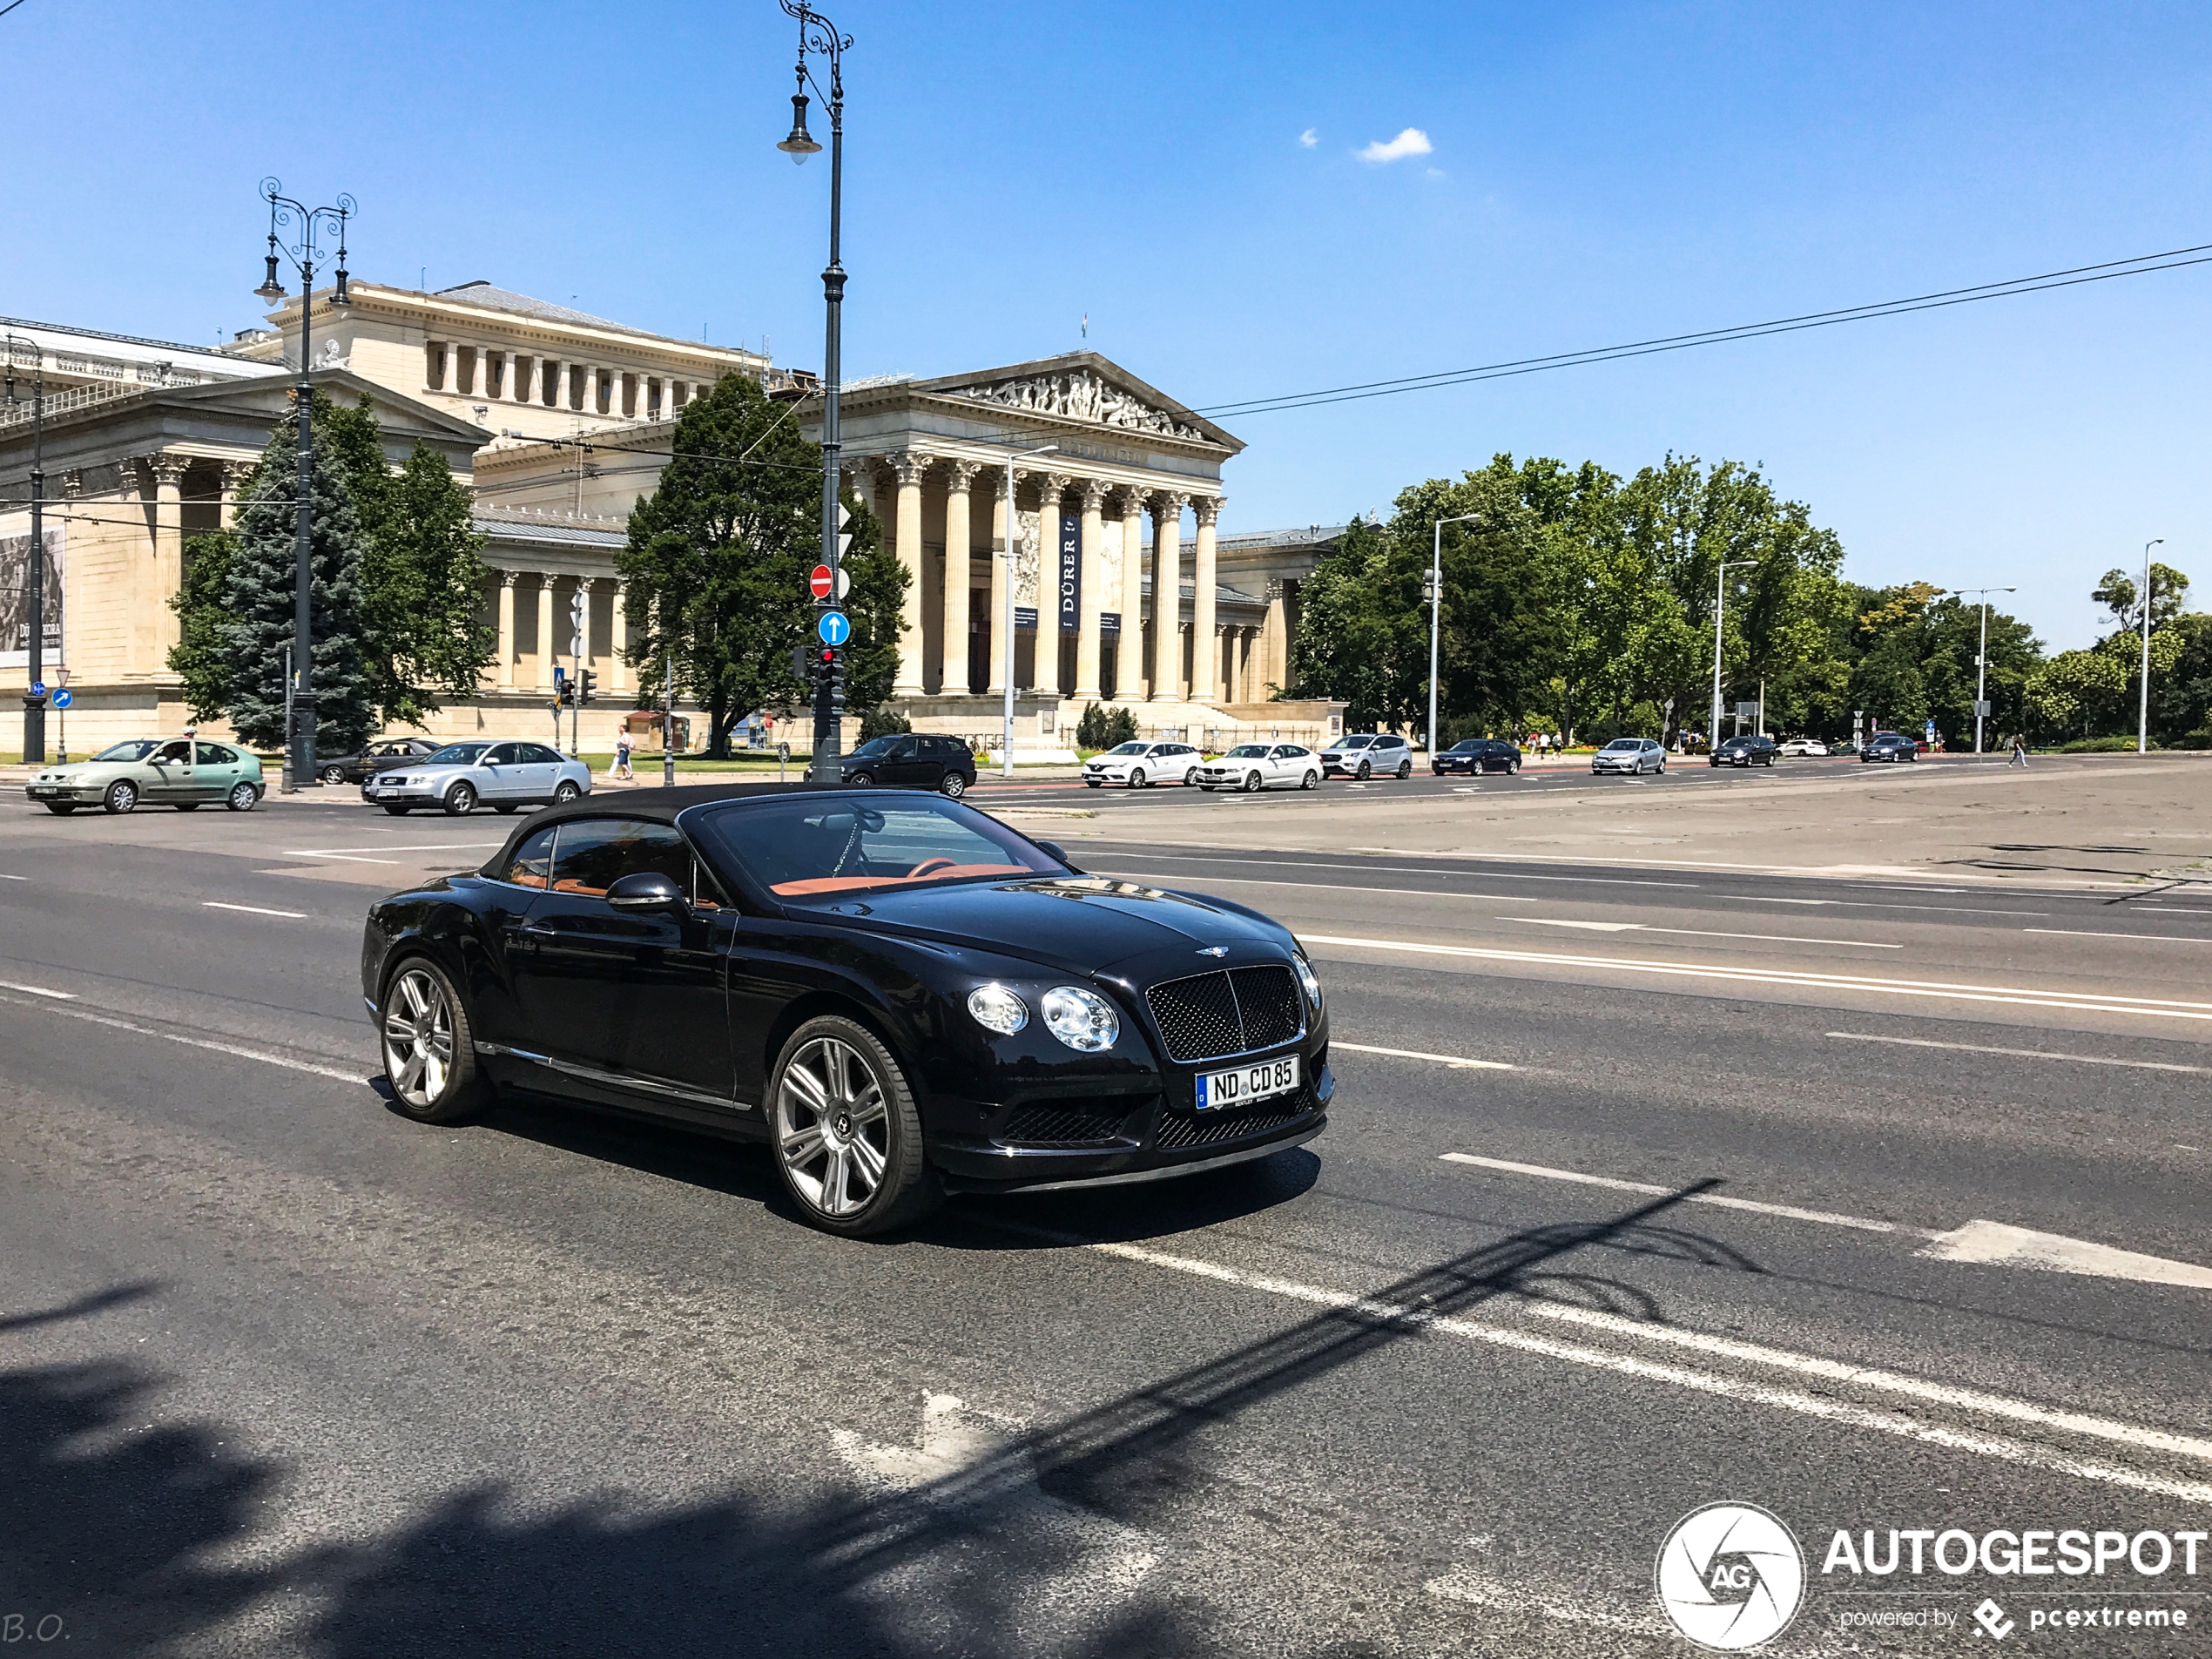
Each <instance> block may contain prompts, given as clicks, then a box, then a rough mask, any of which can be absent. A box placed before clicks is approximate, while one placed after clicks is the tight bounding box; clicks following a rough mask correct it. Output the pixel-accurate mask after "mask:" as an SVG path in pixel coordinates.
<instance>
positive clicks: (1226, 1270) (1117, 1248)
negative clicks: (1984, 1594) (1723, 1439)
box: [1084, 1243, 2212, 1503]
mask: <svg viewBox="0 0 2212 1659" xmlns="http://www.w3.org/2000/svg"><path fill="white" fill-rule="evenodd" d="M1084 1248H1086V1249H1089V1250H1095V1251H1099V1252H1100V1253H1101V1254H1103V1255H1107V1256H1114V1257H1118V1258H1121V1259H1122V1260H1123V1261H1128V1262H1136V1263H1139V1264H1143V1265H1145V1266H1149V1267H1159V1268H1164V1269H1166V1270H1168V1271H1170V1272H1177V1273H1188V1274H1190V1275H1191V1276H1193V1277H1194V1278H1208V1279H1212V1280H1214V1281H1216V1282H1217V1283H1219V1284H1224V1285H1237V1286H1238V1287H1241V1288H1244V1289H1248V1290H1255V1291H1264V1292H1265V1293H1266V1294H1268V1295H1271V1296H1279V1297H1282V1298H1285V1299H1287V1300H1291V1301H1296V1302H1304V1303H1307V1304H1309V1305H1315V1306H1319V1307H1325V1308H1332V1309H1338V1310H1342V1311H1345V1312H1357V1313H1359V1314H1363V1315H1365V1316H1366V1317H1367V1318H1380V1319H1387V1320H1390V1321H1392V1322H1393V1323H1394V1324H1398V1325H1405V1326H1408V1327H1411V1328H1413V1329H1416V1330H1421V1331H1434V1332H1441V1333H1443V1334H1445V1335H1447V1336H1454V1337H1460V1338H1463V1339H1467V1340H1468V1341H1472V1342H1487V1343H1490V1344H1492V1345H1494V1346H1497V1347H1501V1348H1511V1349H1514V1350H1517V1351H1518V1352H1522V1353H1530V1354H1535V1355H1537V1356H1539V1357H1541V1358H1543V1359H1563V1360H1568V1361H1569V1362H1571V1363H1573V1364H1575V1365H1581V1366H1590V1367H1592V1368H1594V1369H1596V1370H1600V1371H1609V1372H1614V1373H1615V1374H1616V1375H1620V1376H1627V1377H1635V1378H1638V1379H1642V1380H1644V1381H1648V1382H1662V1383H1670V1384H1673V1385H1674V1386H1676V1387H1681V1388H1689V1389H1693V1390H1695V1391H1696V1392H1698V1393H1707V1394H1715V1395H1718V1396H1721V1397H1723V1398H1724V1399H1733V1400H1737V1401H1740V1402H1743V1403H1745V1404H1750V1405H1757V1406H1773V1407H1776V1408H1777V1409H1779V1410H1783V1411H1791V1412H1796V1413H1800V1414H1801V1415H1804V1416H1806V1417H1813V1418H1820V1419H1824V1420H1827V1421H1829V1422H1831V1423H1837V1424H1840V1425H1842V1426H1845V1427H1850V1428H1860V1429H1871V1430H1875V1431H1877V1432H1878V1433H1884V1434H1895V1435H1899V1436H1902V1437H1903V1438H1905V1439H1906V1440H1918V1441H1919V1442H1921V1443H1922V1444H1924V1445H1930V1446H1939V1447H1945V1448H1946V1449H1948V1450H1952V1451H1960V1452H1973V1453H1978V1454H1979V1455H1980V1456H1983V1457H1987V1458H1994V1459H1996V1460H2000V1461H2002V1462H2006V1463H2016V1464H2021V1465H2025V1466H2027V1467H2031V1468H2038V1469H2042V1470H2046V1471H2048V1472H2051V1473H2054V1474H2067V1475H2072V1476H2074V1477H2076V1478H2078V1479H2082V1480H2101V1481H2103V1482H2106V1483H2107V1484H2108V1485H2112V1486H2118V1487H2128V1488H2131V1489H2133V1490H2134V1491H2138V1492H2149V1493H2156V1494H2160V1495H2161V1496H2165V1497H2171V1498H2178V1499H2181V1500H2183V1501H2188V1502H2192V1503H2212V1483H2207V1482H2204V1481H2197V1480H2177V1479H2175V1478H2174V1477H2172V1476H2169V1475H2160V1474H2148V1473H2146V1472H2145V1471H2142V1470H2140V1469H2131V1468H2126V1467H2121V1466H2118V1465H2114V1464H2108V1463H2100V1462H2097V1461H2094V1460H2091V1459H2087V1458H2082V1457H2077V1456H2075V1455H2074V1454H2072V1453H2064V1452H2059V1451H2056V1450H2054V1449H2053V1448H2051V1447H2043V1446H2034V1445H2030V1444H2027V1443H2026V1442H2023V1441H2020V1440H2007V1439H2006V1438H2004V1437H2003V1436H2001V1435H1995V1434H1988V1433H1981V1432H1979V1431H1975V1430H1968V1429H1954V1428H1946V1427H1943V1426H1939V1425H1937V1424H1933V1423H1922V1422H1917V1421H1915V1420H1912V1418H1910V1417H1906V1416H1904V1415H1901V1414H1900V1413H1897V1412H1895V1411H1874V1410H1871V1409H1870V1408H1869V1407H1867V1406H1858V1405H1853V1404H1851V1403H1849V1402H1847V1401H1844V1400H1839V1399H1834V1398H1832V1397H1831V1396H1826V1395H1819V1394H1810V1393H1804V1392H1802V1391H1800V1390H1798V1389H1795V1388H1783V1387H1777V1386H1774V1385H1773V1384H1770V1383H1763V1382H1757V1381H1753V1380H1751V1379H1748V1378H1740V1377H1725V1376H1722V1375H1719V1374H1718V1373H1716V1372H1708V1371H1694V1370H1691V1369H1689V1367H1687V1366H1676V1365H1669V1364H1665V1363H1662V1362H1661V1361H1657V1360H1652V1359H1643V1358H1642V1357H1641V1356H1639V1355H1635V1354H1624V1353H1612V1352H1606V1351H1605V1350H1603V1349H1600V1348H1591V1347H1586V1346H1584V1345H1581V1344H1580V1343H1571V1342H1561V1341H1557V1340H1554V1339H1552V1338H1549V1337H1545V1336H1541V1335H1538V1334H1536V1333H1535V1332H1527V1331H1519V1330H1514V1329H1510V1328H1508V1327H1507V1326H1504V1325H1487V1324H1484V1323H1482V1322H1481V1321H1480V1320H1476V1319H1470V1318H1462V1317H1460V1316H1458V1315H1453V1314H1438V1313H1434V1312H1430V1311H1428V1310H1427V1309H1426V1308H1418V1307H1406V1306H1400V1305H1396V1304H1393V1303H1388V1302H1381V1301H1378V1300H1376V1299H1374V1298H1371V1297H1364V1296H1353V1295H1352V1294H1350V1293H1348V1292H1346V1291H1330V1290H1324V1289H1322V1288H1320V1287H1319V1286H1318V1285H1300V1284H1298V1283H1295V1282H1294V1281H1291V1280H1288V1279H1278V1278H1267V1277H1265V1276H1264V1275H1261V1274H1258V1273H1246V1272H1242V1271H1238V1269H1236V1268H1233V1267H1224V1266H1222V1265H1221V1264H1219V1263H1217V1262H1206V1261H1198V1260H1195V1259H1193V1258H1190V1257H1187V1256H1170V1255H1169V1254H1167V1253H1166V1252H1165V1251H1157V1250H1147V1249H1145V1248H1144V1247H1143V1246H1142V1245H1138V1244H1105V1243H1101V1244H1089V1245H1086V1246H1084ZM1575 1312H1581V1310H1575ZM1595 1317H1596V1318H1613V1317H1615V1316H1612V1315H1601V1316H1595ZM1590 1322H1591V1323H1595V1319H1593V1320H1591V1321H1590ZM1624 1323H1626V1324H1629V1325H1633V1326H1635V1331H1636V1333H1637V1334H1639V1335H1650V1336H1653V1337H1656V1338H1657V1339H1661V1340H1664V1339H1666V1335H1667V1333H1668V1332H1669V1330H1670V1329H1671V1327H1668V1326H1663V1325H1655V1326H1648V1327H1647V1326H1642V1325H1636V1324H1635V1321H1632V1320H1631V1321H1624ZM1682 1334H1685V1335H1687V1334H1690V1333H1687V1332H1684V1333H1682ZM1704 1340H1706V1341H1709V1342H1715V1343H1717V1342H1718V1341H1720V1340H1721V1339H1717V1338H1710V1339H1704ZM1745 1346H1749V1345H1745ZM1714 1352H1719V1350H1718V1349H1715V1350H1714ZM1768 1352H1779V1351H1768ZM1788 1357H1789V1358H1791V1359H1795V1360H1797V1361H1798V1362H1799V1364H1800V1365H1801V1366H1803V1367H1804V1368H1806V1369H1810V1368H1811V1367H1813V1366H1821V1365H1825V1364H1828V1363H1830V1362H1827V1361H1822V1360H1817V1359H1813V1358H1812V1357H1811V1356H1810V1355H1806V1356H1796V1355H1792V1356H1788ZM1845 1369H1846V1370H1851V1372H1852V1374H1853V1375H1854V1376H1856V1375H1858V1372H1856V1371H1855V1370H1853V1369H1852V1368H1850V1367H1845ZM1873 1374H1875V1375H1881V1374H1883V1373H1873ZM1898 1381H1900V1382H1902V1383H1905V1384H1906V1385H1909V1386H1917V1387H1919V1388H1920V1389H1925V1391H1927V1392H1926V1393H1925V1394H1924V1395H1923V1398H1925V1399H1929V1400H1931V1401H1932V1402H1933V1401H1936V1400H1938V1399H1939V1397H1940V1394H1939V1391H1940V1393H1953V1394H1959V1395H1961V1396H1962V1397H1963V1396H1964V1394H1965V1391H1960V1390H1942V1389H1941V1386H1940V1385H1938V1384H1933V1383H1927V1384H1919V1383H1918V1382H1917V1379H1912V1378H1900V1379H1898ZM1877 1386H1878V1385H1877ZM1989 1398H1998V1397H1995V1396H1992V1397H1989ZM1942 1403H1945V1404H1954V1405H1955V1404H1959V1403H1961V1402H1960V1401H1952V1400H1945V1401H1943V1402H1942ZM2006 1405H2007V1406H2009V1407H2010V1410H2009V1411H2007V1412H2006V1413H2005V1414H2006V1415H2009V1416H2013V1417H2015V1418H2018V1419H2020V1420H2026V1421H2031V1422H2037V1423H2039V1424H2040V1423H2042V1422H2044V1421H2045V1420H2047V1418H2056V1417H2058V1416H2060V1415H2061V1413H2045V1414H2044V1415H2043V1416H2033V1415H2030V1413H2042V1412H2043V1408H2042V1407H2040V1406H2033V1405H2030V1404H2029V1403H2028V1402H2027V1401H2025V1400H2018V1401H2007V1402H2006ZM1965 1408H1966V1409H1969V1410H1971V1409H1973V1408H1974V1407H1973V1406H1966V1407H1965ZM2113 1426H2114V1428H2117V1429H2119V1430H2120V1431H2121V1433H2123V1434H2124V1435H2126V1436H2127V1437H2128V1443H2130V1444H2133V1445H2140V1446H2144V1447H2157V1445H2158V1443H2159V1441H2160V1440H2165V1439H2170V1438H2173V1437H2169V1436H2164V1435H2162V1434H2161V1433H2160V1431H2157V1430H2155V1429H2140V1428H2137V1427H2135V1426H2134V1425H2132V1424H2114V1425H2113Z"/></svg>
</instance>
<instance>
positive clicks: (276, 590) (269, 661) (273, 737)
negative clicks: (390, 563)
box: [222, 413, 376, 755]
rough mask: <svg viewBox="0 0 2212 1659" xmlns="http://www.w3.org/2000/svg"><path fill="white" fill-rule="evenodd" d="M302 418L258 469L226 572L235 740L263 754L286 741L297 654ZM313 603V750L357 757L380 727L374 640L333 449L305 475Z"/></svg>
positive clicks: (281, 428)
mask: <svg viewBox="0 0 2212 1659" xmlns="http://www.w3.org/2000/svg"><path fill="white" fill-rule="evenodd" d="M297 418H298V417H297V416H296V415H294V414H291V413H287V415H285V417H284V418H283V419H282V420H281V421H279V422H278V423H277V428H276V430H275V431H274V432H273V434H271V435H270V438H269V443H268V447H267V448H266V449H265V450H264V451H263V452H262V457H261V464H260V468H259V469H256V471H255V472H254V475H253V478H252V479H250V480H249V481H248V482H247V483H246V489H245V490H244V491H243V492H242V493H241V495H240V497H239V505H238V513H237V530H236V542H235V545H234V549H233V553H232V556H231V558H230V560H229V563H228V567H227V569H226V570H225V572H224V579H223V589H222V608H223V610H224V612H225V613H226V614H225V622H224V632H223V637H224V638H225V639H226V642H227V643H228V645H229V648H230V654H231V679H230V686H229V714H230V718H231V725H233V727H234V728H235V729H236V731H237V732H238V734H239V738H241V739H243V740H244V741H245V742H246V743H249V744H253V745H260V746H263V747H267V748H275V747H279V746H280V745H282V744H283V743H284V741H285V735H286V734H285V727H284V703H285V697H284V693H285V679H284V671H285V661H286V658H285V651H286V649H287V647H288V646H290V645H291V644H293V637H294V634H293V601H294V596H295V594H296V591H297V581H296V577H295V563H294V524H295V518H294V505H293V502H294V495H293V492H294V490H295V489H297V487H298V484H297V481H298V476H299V474H298V471H297V467H296V463H295V456H296V454H297V446H298V443H299V437H298V427H297V425H296V421H297ZM308 500H309V502H311V504H312V509H311V513H310V517H309V527H308V570H309V586H308V601H309V605H310V607H311V610H310V615H311V627H312V632H311V634H310V639H311V642H312V650H311V656H312V659H313V660H312V661H311V662H310V663H309V664H307V665H306V667H307V675H306V678H307V685H308V686H309V687H310V689H311V690H312V691H313V692H314V698H315V745H316V748H317V750H318V751H319V752H321V753H324V754H334V755H335V754H346V753H349V752H352V751H354V750H356V749H358V748H360V747H361V745H362V744H363V743H365V742H366V741H368V735H369V733H370V732H373V731H374V729H375V726H376V709H375V703H374V697H373V695H372V691H371V684H370V674H369V670H368V660H369V657H370V653H371V652H372V651H373V650H374V646H375V643H376V642H375V640H374V636H373V634H372V632H371V631H370V629H369V626H368V619H367V617H366V616H365V615H364V613H363V610H362V605H361V526H360V523H359V521H358V520H357V519H356V517H355V516H354V505H353V498H352V493H351V491H350V489H348V487H347V478H346V475H345V474H344V472H343V471H341V469H340V467H339V465H338V463H337V462H336V460H335V459H334V455H333V454H332V451H331V449H330V448H329V447H327V446H324V445H317V446H316V448H315V450H314V463H313V466H312V469H311V471H310V474H309V484H308Z"/></svg>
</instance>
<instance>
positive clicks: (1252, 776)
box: [1244, 772, 1267, 795]
mask: <svg viewBox="0 0 2212 1659" xmlns="http://www.w3.org/2000/svg"><path fill="white" fill-rule="evenodd" d="M1265 787H1267V780H1266V779H1264V778H1262V777H1261V776H1260V775H1259V774H1258V772H1246V773H1245V774H1244V793H1246V794H1247V795H1257V794H1258V793H1259V792H1260V791H1261V790H1263V789H1264V788H1265Z"/></svg>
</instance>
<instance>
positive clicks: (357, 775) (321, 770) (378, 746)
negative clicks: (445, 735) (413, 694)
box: [317, 738, 445, 784]
mask: <svg viewBox="0 0 2212 1659" xmlns="http://www.w3.org/2000/svg"><path fill="white" fill-rule="evenodd" d="M444 746H445V745H443V744H442V743H440V742H438V741H437V740H436V739H435V738H381V739H379V740H378V741H377V742H374V743H372V744H370V745H368V747H366V748H364V749H363V750H362V751H361V752H360V753H359V754H350V755H340V756H338V757H337V758H336V759H325V760H322V761H320V762H318V763H317V775H319V776H320V778H321V779H322V780H323V782H325V783H327V784H358V783H366V782H367V781H368V779H369V778H370V777H371V776H372V775H373V774H374V773H376V772H388V771H389V770H390V769H391V768H392V767H394V766H404V765H407V764H408V762H409V761H411V760H428V759H429V758H430V757H431V756H432V755H434V754H435V753H437V752H438V751H439V750H440V749H442V747H444Z"/></svg>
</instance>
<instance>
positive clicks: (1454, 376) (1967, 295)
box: [1192, 242, 2212, 418]
mask: <svg viewBox="0 0 2212 1659" xmlns="http://www.w3.org/2000/svg"><path fill="white" fill-rule="evenodd" d="M2208 263H2212V242H2208V243H2202V244H2200V245H2199V246H2195V247H2182V248H2173V249H2169V250H2168V251H2167V252H2166V253H2144V254H2140V255H2138V256H2136V257H2135V258H2134V259H2128V260H2107V261H2105V262H2103V263H2101V264H2098V265H2079V266H2073V267H2072V268H2071V269H2068V270H2064V271H2047V272H2045V273H2041V274H2040V275H2037V276H2025V277H2014V278H2012V279H2011V280H2007V281H2004V282H1985V283H1979V284H1977V285H1975V286H1974V287H1966V288H1946V289H1942V290H1940V291H1939V292H1937V293H1923V294H1914V295H1912V296H1910V297H1908V298H1906V299H1902V300H1879V301H1877V302H1875V303H1873V304H1871V305H1863V306H1847V307H1843V308H1842V309H1840V310H1836V311H1813V312H1807V313H1805V314H1804V315H1802V316H1796V317H1778V318H1775V319H1773V320H1770V321H1766V322H1752V323H1739V324H1737V326H1735V327H1729V328H1709V329H1703V330H1700V331H1698V332H1697V333H1695V334H1666V335H1662V336H1660V337H1658V338H1656V339H1653V340H1639V341H1629V342H1628V343H1626V344H1624V345H1618V346H1600V347H1591V348H1590V349H1588V350H1586V351H1574V352H1560V353H1556V354H1553V355H1550V356H1546V357H1522V358H1515V359H1512V360H1510V361H1505V362H1498V363H1484V364H1480V365H1478V366H1477V367H1475V368H1460V369H1446V370H1441V371H1439V372H1438V373H1436V374H1412V375H1407V376H1406V377H1404V378H1402V379H1398V380H1387V381H1362V382H1359V383H1356V384H1353V385H1350V386H1334V387H1328V388H1323V389H1321V390H1319V391H1313V392H1290V393H1285V394H1283V395H1280V396H1278V397H1262V398H1248V399H1244V400H1242V401H1236V402H1229V403H1213V404H1208V405H1206V406H1204V408H1197V409H1195V410H1193V411H1192V412H1193V413H1194V414H1198V415H1208V416H1218V417H1222V418H1234V417H1238V416H1242V415H1272V414H1276V413H1278V412H1279V411H1282V410H1285V409H1299V408H1315V407H1317V406H1318V405H1321V404H1325V403H1348V402H1354V401H1359V400H1362V399H1366V398H1372V397H1391V396H1395V395H1398V394H1399V393H1403V392H1424V391H1433V390H1434V389H1436V388H1440V387H1446V386H1464V385H1467V384H1470V383H1472V382H1474V381H1488V380H1504V379H1507V378H1509V377H1511V376H1514V375H1520V374H1543V373H1546V372H1548V371H1549V370H1552V369H1558V368H1581V367H1582V366H1584V365H1586V364H1589V363H1607V362H1618V361H1622V360H1623V359H1626V358H1631V357H1649V356H1653V355H1656V354H1659V353H1662V352H1676V351H1687V350H1689V349H1690V348H1691V347H1697V346H1717V345H1724V344H1727V343H1728V342H1730V341H1737V340H1756V339H1758V338H1759V337H1761V336H1762V335H1765V334H1795V333H1797V332H1798V331H1800V330H1802V329H1807V328H1831V327H1835V326H1836V325H1837V324H1838V323H1846V322H1867V321H1871V320H1874V319H1876V318H1879V317H1897V316H1904V315H1906V314H1909V313H1912V312H1915V311H1936V310H1941V309H1943V308H1945V307H1950V306H1964V305H1973V304H1975V303H1977V302H1978V301H1980V300H2005V299H2010V298H2011V297H2013V295H2015V294H2021V293H2041V292H2043V291H2044V290H2046V289H2049V288H2070V287H2079V286H2080V285H2081V284H2083V283H2088V282H2109V281H2111V280H2114V279H2115V278H2118V277H2128V276H2146V275H2148V274H2150V273H2153V272H2156V271H2173V270H2178V269H2180V268H2181V267H2182V266H2191V265H2204V264H2208Z"/></svg>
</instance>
